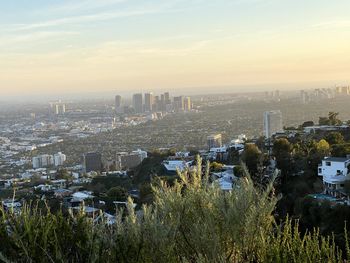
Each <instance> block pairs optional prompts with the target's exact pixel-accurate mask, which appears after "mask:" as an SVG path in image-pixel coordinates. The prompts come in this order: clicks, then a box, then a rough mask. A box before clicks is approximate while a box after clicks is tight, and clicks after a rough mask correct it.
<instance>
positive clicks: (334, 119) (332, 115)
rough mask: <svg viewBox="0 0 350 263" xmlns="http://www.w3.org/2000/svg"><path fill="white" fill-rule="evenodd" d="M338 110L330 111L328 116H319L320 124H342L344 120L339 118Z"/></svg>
mask: <svg viewBox="0 0 350 263" xmlns="http://www.w3.org/2000/svg"><path fill="white" fill-rule="evenodd" d="M338 115H339V113H338V112H333V111H330V112H329V113H328V117H320V118H319V121H318V123H319V125H341V124H342V121H341V120H340V119H338Z"/></svg>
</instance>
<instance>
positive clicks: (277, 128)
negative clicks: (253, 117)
mask: <svg viewBox="0 0 350 263" xmlns="http://www.w3.org/2000/svg"><path fill="white" fill-rule="evenodd" d="M281 131H283V124H282V113H281V111H279V110H275V111H266V112H264V135H265V137H266V138H270V137H271V136H272V135H273V134H275V133H276V132H281Z"/></svg>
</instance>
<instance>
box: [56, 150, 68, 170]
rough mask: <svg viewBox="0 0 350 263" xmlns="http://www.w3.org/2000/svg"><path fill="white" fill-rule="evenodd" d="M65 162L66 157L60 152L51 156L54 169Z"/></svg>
mask: <svg viewBox="0 0 350 263" xmlns="http://www.w3.org/2000/svg"><path fill="white" fill-rule="evenodd" d="M66 160H67V157H66V155H65V154H63V153H61V152H58V153H56V154H55V155H54V156H53V161H54V165H55V166H56V167H57V166H62V165H63V164H64V162H65V161H66Z"/></svg>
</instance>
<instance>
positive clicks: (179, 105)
mask: <svg viewBox="0 0 350 263" xmlns="http://www.w3.org/2000/svg"><path fill="white" fill-rule="evenodd" d="M184 106H185V105H184V97H183V96H178V97H174V109H175V111H177V112H179V111H184V109H185V107H184Z"/></svg>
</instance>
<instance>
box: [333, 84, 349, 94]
mask: <svg viewBox="0 0 350 263" xmlns="http://www.w3.org/2000/svg"><path fill="white" fill-rule="evenodd" d="M335 89H336V93H337V94H340V95H350V87H349V86H342V87H336V88H335Z"/></svg>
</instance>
